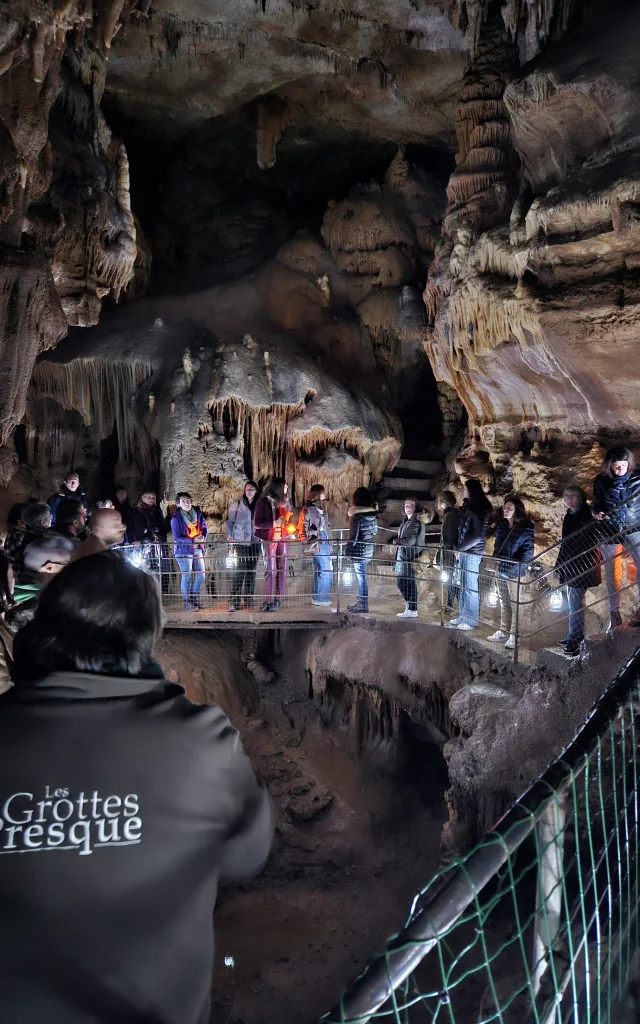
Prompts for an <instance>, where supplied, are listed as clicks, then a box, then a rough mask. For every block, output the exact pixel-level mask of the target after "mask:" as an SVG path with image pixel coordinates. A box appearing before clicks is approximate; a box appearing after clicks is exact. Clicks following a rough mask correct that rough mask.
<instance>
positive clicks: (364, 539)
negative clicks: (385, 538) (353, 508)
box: [345, 512, 378, 562]
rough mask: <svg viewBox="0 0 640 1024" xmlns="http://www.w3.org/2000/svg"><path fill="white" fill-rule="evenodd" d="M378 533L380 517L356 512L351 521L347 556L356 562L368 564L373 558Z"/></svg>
mask: <svg viewBox="0 0 640 1024" xmlns="http://www.w3.org/2000/svg"><path fill="white" fill-rule="evenodd" d="M377 532H378V516H377V515H376V513H375V512H356V513H355V515H354V516H353V517H352V519H351V530H350V531H349V539H348V541H347V546H346V548H345V554H346V555H347V556H348V557H349V558H353V560H354V562H368V561H370V560H371V559H372V558H373V555H374V552H375V547H374V543H373V540H374V537H375V535H376V533H377Z"/></svg>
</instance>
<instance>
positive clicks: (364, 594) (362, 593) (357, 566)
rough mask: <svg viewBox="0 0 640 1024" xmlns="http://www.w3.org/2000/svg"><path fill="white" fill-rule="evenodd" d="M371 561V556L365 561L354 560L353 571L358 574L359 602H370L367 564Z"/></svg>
mask: <svg viewBox="0 0 640 1024" xmlns="http://www.w3.org/2000/svg"><path fill="white" fill-rule="evenodd" d="M370 561H371V559H370V558H366V559H365V560H364V561H360V562H354V563H353V571H354V572H355V574H356V579H357V581H358V604H366V605H368V603H369V580H368V579H367V566H368V565H369V562H370Z"/></svg>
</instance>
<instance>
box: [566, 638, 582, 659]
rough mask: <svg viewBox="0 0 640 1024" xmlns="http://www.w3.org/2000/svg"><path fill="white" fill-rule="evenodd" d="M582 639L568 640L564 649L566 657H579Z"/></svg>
mask: <svg viewBox="0 0 640 1024" xmlns="http://www.w3.org/2000/svg"><path fill="white" fill-rule="evenodd" d="M581 647H582V640H570V641H569V643H568V644H567V645H566V647H565V649H564V653H565V654H566V656H567V658H579V657H580V648H581Z"/></svg>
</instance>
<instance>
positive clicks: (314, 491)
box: [307, 484, 325, 501]
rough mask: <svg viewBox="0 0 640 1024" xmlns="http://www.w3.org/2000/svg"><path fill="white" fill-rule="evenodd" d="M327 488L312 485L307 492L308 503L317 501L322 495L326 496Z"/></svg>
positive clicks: (321, 485) (320, 485)
mask: <svg viewBox="0 0 640 1024" xmlns="http://www.w3.org/2000/svg"><path fill="white" fill-rule="evenodd" d="M324 491H325V488H324V486H323V484H312V485H311V487H310V488H309V490H308V491H307V501H315V499H316V498H319V497H320V495H321V494H324Z"/></svg>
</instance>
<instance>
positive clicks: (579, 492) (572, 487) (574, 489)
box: [562, 484, 587, 505]
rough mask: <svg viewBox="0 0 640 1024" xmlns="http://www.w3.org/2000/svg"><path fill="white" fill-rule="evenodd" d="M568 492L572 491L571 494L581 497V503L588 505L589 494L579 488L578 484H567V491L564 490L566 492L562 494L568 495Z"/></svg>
mask: <svg viewBox="0 0 640 1024" xmlns="http://www.w3.org/2000/svg"><path fill="white" fill-rule="evenodd" d="M567 491H570V492H571V494H577V495H578V496H579V497H580V501H581V503H582V504H583V505H584V504H585V503H586V501H587V492H586V491H584V490H583V489H582V487H579V486H578V484H567V486H566V487H565V489H564V491H563V492H562V493H563V494H566V493H567Z"/></svg>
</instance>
